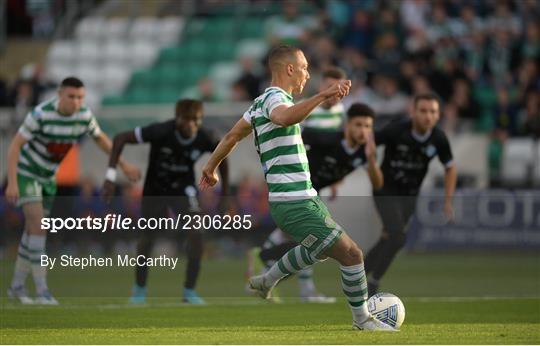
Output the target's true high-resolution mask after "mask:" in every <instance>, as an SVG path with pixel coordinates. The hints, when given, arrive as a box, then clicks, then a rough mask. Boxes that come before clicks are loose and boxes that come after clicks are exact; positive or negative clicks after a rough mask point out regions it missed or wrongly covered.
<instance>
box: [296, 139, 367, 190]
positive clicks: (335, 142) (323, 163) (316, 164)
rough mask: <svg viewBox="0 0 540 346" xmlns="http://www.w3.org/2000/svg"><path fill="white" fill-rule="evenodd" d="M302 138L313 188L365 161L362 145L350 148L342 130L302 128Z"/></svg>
mask: <svg viewBox="0 0 540 346" xmlns="http://www.w3.org/2000/svg"><path fill="white" fill-rule="evenodd" d="M302 139H303V140H304V144H305V145H306V149H307V157H308V161H309V171H310V173H311V183H312V184H313V188H314V189H315V190H317V191H318V190H320V189H322V188H324V187H327V186H330V185H332V184H334V183H336V182H338V181H340V180H341V179H343V178H344V177H345V176H347V175H348V174H349V173H351V172H352V171H354V170H355V169H356V168H358V167H360V166H362V165H364V164H365V163H366V155H365V153H364V146H363V145H362V146H360V147H359V148H358V149H356V150H350V149H349V148H348V147H346V145H345V138H344V136H343V132H321V131H316V130H308V129H304V131H303V132H302Z"/></svg>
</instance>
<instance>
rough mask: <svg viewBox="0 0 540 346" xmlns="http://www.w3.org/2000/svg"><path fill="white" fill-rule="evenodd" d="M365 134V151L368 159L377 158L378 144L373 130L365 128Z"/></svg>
mask: <svg viewBox="0 0 540 346" xmlns="http://www.w3.org/2000/svg"><path fill="white" fill-rule="evenodd" d="M364 136H365V138H366V145H365V146H364V152H365V154H366V159H368V160H369V159H376V156H377V146H376V145H375V139H374V138H373V132H372V131H369V130H365V132H364Z"/></svg>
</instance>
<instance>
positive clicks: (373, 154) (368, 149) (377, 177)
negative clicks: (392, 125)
mask: <svg viewBox="0 0 540 346" xmlns="http://www.w3.org/2000/svg"><path fill="white" fill-rule="evenodd" d="M366 138H367V141H366V145H365V149H364V150H365V154H366V159H367V172H368V175H369V180H370V181H371V185H373V189H374V190H378V189H380V188H381V187H383V185H384V176H383V173H382V171H381V168H380V167H379V164H378V163H377V146H376V144H375V139H374V136H373V133H372V132H371V131H369V133H366Z"/></svg>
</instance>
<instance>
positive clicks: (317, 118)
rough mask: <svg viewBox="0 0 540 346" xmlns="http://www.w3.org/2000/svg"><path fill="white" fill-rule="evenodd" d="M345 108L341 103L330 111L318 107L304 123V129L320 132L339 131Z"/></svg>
mask: <svg viewBox="0 0 540 346" xmlns="http://www.w3.org/2000/svg"><path fill="white" fill-rule="evenodd" d="M344 114H345V107H344V106H343V103H341V102H339V103H337V104H335V105H334V106H332V107H331V108H330V109H324V108H323V107H321V106H318V107H317V108H315V109H314V110H313V112H311V114H310V115H309V117H307V119H306V120H304V122H303V124H302V125H303V127H304V128H309V129H314V130H319V131H337V130H339V129H340V128H341V126H342V123H343V117H344Z"/></svg>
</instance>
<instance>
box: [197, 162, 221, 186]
mask: <svg viewBox="0 0 540 346" xmlns="http://www.w3.org/2000/svg"><path fill="white" fill-rule="evenodd" d="M218 181H219V176H218V174H217V173H216V170H210V169H208V168H203V170H202V176H201V180H200V181H199V189H201V191H204V190H206V189H208V188H211V187H212V186H215V185H216V184H217V183H218Z"/></svg>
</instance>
